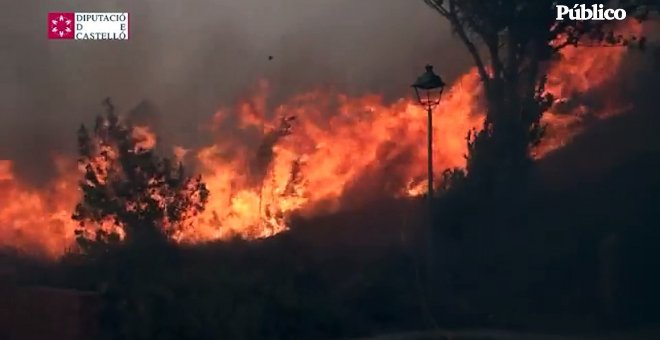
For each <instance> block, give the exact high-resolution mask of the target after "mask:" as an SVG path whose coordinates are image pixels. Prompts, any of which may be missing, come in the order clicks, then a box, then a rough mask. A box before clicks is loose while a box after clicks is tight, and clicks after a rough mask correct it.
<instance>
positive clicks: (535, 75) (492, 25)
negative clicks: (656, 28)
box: [424, 0, 655, 189]
mask: <svg viewBox="0 0 660 340" xmlns="http://www.w3.org/2000/svg"><path fill="white" fill-rule="evenodd" d="M424 2H425V3H426V4H427V5H428V6H430V7H431V8H432V9H434V10H435V11H437V12H438V13H439V14H441V15H442V16H443V17H444V18H445V19H446V20H448V22H449V23H450V25H451V27H452V28H453V30H454V32H455V34H456V35H457V36H458V37H459V38H460V40H461V41H462V43H463V44H464V45H465V47H466V48H467V50H468V52H469V53H470V55H471V56H472V59H473V60H474V63H475V65H476V69H477V72H478V74H479V77H480V78H481V81H482V83H483V89H484V94H485V100H486V104H487V115H486V119H485V122H484V126H483V129H482V130H481V131H478V132H475V133H472V134H471V135H470V136H468V146H469V157H468V163H467V172H468V176H469V177H470V178H471V179H473V180H474V182H475V183H478V184H479V186H480V187H481V188H484V189H488V188H490V189H494V188H496V187H498V186H497V185H496V183H502V182H505V183H507V184H510V183H511V181H510V180H512V179H517V178H520V176H521V175H524V173H525V170H526V169H527V168H528V167H529V165H530V164H531V153H530V150H531V149H532V148H533V147H534V146H536V145H538V143H539V142H540V140H541V138H542V136H543V134H544V125H543V124H542V122H541V118H542V116H543V113H544V112H545V111H546V110H548V109H549V108H550V107H551V105H552V104H553V102H554V99H555V98H554V96H553V95H552V94H551V93H548V92H547V91H546V89H545V85H546V71H547V67H546V66H547V64H548V62H549V61H552V60H554V59H555V58H557V57H558V56H559V55H558V52H559V51H560V50H562V49H563V48H565V47H567V46H574V47H577V46H582V45H589V46H593V45H594V43H595V44H596V45H599V46H603V45H607V46H627V45H631V44H632V43H633V42H635V45H637V46H638V47H640V48H641V49H643V47H644V45H645V39H643V38H640V39H637V38H636V37H622V36H617V35H615V34H614V29H615V27H612V26H613V24H612V22H608V21H602V20H601V21H580V20H571V19H569V18H568V16H565V20H563V21H558V20H556V16H557V12H556V8H555V6H556V1H550V0H533V1H522V0H521V1H514V0H510V1H479V0H446V1H445V0H424ZM583 3H584V4H585V5H586V7H587V8H591V5H592V4H595V3H597V2H596V1H586V2H583ZM653 3H655V2H654V1H653V0H651V1H645V0H641V1H634V0H633V1H623V0H622V1H616V3H615V4H612V7H613V8H624V9H626V11H627V13H628V18H629V19H631V17H635V18H636V19H638V20H643V19H645V18H646V17H647V16H648V14H649V12H650V11H651V10H654V9H655V8H654V7H653ZM571 7H572V6H571ZM614 23H616V21H614ZM507 186H508V185H507Z"/></svg>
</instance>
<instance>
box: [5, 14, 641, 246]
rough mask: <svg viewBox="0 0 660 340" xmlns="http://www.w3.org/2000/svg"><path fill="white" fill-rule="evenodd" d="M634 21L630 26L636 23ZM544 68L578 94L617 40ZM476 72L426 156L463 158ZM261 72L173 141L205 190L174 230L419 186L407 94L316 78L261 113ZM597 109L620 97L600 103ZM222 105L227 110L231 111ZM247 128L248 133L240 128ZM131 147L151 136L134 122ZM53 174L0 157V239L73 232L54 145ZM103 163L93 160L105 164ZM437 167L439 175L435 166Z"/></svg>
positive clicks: (554, 86) (227, 231)
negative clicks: (366, 91) (329, 86)
mask: <svg viewBox="0 0 660 340" xmlns="http://www.w3.org/2000/svg"><path fill="white" fill-rule="evenodd" d="M632 30H633V31H634V33H639V27H633V28H632ZM562 54H563V58H562V60H561V61H560V62H559V63H557V64H555V65H553V66H552V67H551V69H550V72H549V83H548V87H547V89H548V91H549V92H552V93H554V94H556V95H557V96H558V97H559V98H561V101H562V102H564V104H566V102H567V101H570V99H571V98H573V97H574V96H575V95H576V94H580V93H585V92H587V91H588V90H589V89H592V88H594V87H597V86H599V85H602V84H603V83H605V82H606V81H607V80H609V79H611V78H612V76H613V75H614V74H616V71H617V68H618V66H619V65H620V63H621V61H622V59H623V56H624V54H625V49H624V48H609V47H593V48H590V49H589V53H581V52H577V51H576V50H575V49H571V48H567V49H565V51H564V52H563V53H562ZM480 92H481V90H480V83H479V79H478V77H477V75H476V72H474V70H472V71H470V72H468V73H467V74H465V75H463V76H462V77H460V78H459V79H458V80H457V81H456V82H455V83H454V84H453V85H452V86H451V88H449V89H448V91H446V94H445V95H444V97H443V99H442V103H441V105H440V106H439V107H438V108H437V110H436V111H435V112H434V115H435V121H434V131H433V136H434V143H435V144H434V145H435V149H434V157H435V158H434V163H435V164H434V166H435V169H436V171H437V172H438V174H437V175H439V174H440V173H441V172H442V171H443V170H444V169H446V168H450V167H462V166H464V163H465V159H464V155H465V153H466V140H465V138H466V135H467V131H469V130H471V129H473V128H478V127H480V126H481V124H482V122H483V114H482V112H483V110H482V107H481V104H480V99H479V98H480ZM268 93H269V84H268V83H266V82H261V83H260V84H258V86H257V89H256V90H255V91H254V92H253V93H250V94H249V95H248V96H247V97H246V98H245V99H244V100H242V101H241V103H240V104H239V105H237V106H236V107H234V108H223V109H221V110H218V112H217V113H216V114H215V115H214V117H213V120H212V122H211V126H212V128H211V132H212V133H213V134H214V136H215V141H216V142H214V143H213V144H212V145H208V146H207V147H204V148H201V149H198V150H190V149H188V148H184V147H175V149H174V154H175V158H176V159H178V160H181V159H184V157H185V158H186V159H190V158H194V159H195V162H196V163H197V164H196V165H197V166H196V170H197V171H199V172H200V173H201V174H202V175H203V179H204V181H205V182H206V184H207V187H208V189H209V191H210V196H209V202H208V204H207V207H206V211H205V212H204V213H203V214H202V215H201V216H198V217H197V218H196V221H195V228H194V229H187V230H184V232H183V234H179V235H177V239H179V240H182V241H186V242H197V241H203V240H210V239H222V238H228V237H233V236H241V237H245V238H261V237H268V236H271V235H274V234H276V233H279V232H282V231H284V230H286V229H287V218H288V217H289V216H290V215H291V213H292V212H298V213H300V214H304V215H313V214H318V213H322V212H331V211H335V210H337V209H341V208H344V207H352V205H354V204H355V203H356V202H360V201H365V200H368V199H369V198H374V197H377V196H382V195H391V196H410V195H417V194H420V193H422V192H423V191H424V184H425V183H424V179H425V171H426V144H425V143H426V140H425V138H426V113H425V112H424V110H423V109H422V108H421V107H419V106H418V105H416V103H415V102H414V101H412V100H411V99H408V98H402V99H399V100H397V101H395V102H391V103H385V102H384V100H383V99H382V98H381V97H380V96H379V95H375V94H374V95H367V96H363V97H358V98H352V97H348V96H346V95H343V94H341V93H331V92H324V91H321V90H317V91H310V92H307V93H301V94H299V95H297V96H294V97H292V98H290V99H289V100H287V101H285V102H283V103H281V104H280V105H279V106H278V107H276V108H275V109H274V110H271V112H270V113H267V112H266V111H267V105H266V103H267V97H268ZM602 107H605V108H606V109H601V110H600V111H599V112H595V114H597V115H598V116H607V115H611V114H615V113H617V112H620V111H621V110H622V109H623V108H624V106H622V105H617V104H616V103H605V105H603V106H602ZM589 109H590V108H588V107H586V106H584V105H576V106H575V107H572V108H571V109H570V112H569V113H570V114H563V113H560V112H561V111H562V110H561V109H560V107H559V106H557V107H555V108H553V109H552V110H551V112H549V113H548V114H547V115H546V116H545V118H544V122H545V123H547V124H548V125H549V137H548V138H547V139H546V140H545V142H544V143H543V144H542V145H541V146H540V147H539V148H538V150H537V151H536V157H542V156H543V155H544V154H546V153H547V152H549V151H551V150H553V149H556V148H558V147H561V146H562V145H564V144H565V143H566V142H568V141H569V140H570V138H572V136H574V135H575V134H576V133H577V132H579V131H580V122H581V120H582V118H583V116H584V115H585V114H586V112H587V111H588V110H589ZM230 117H231V119H229V118H230ZM226 131H233V133H232V134H231V136H238V135H240V136H251V137H252V138H251V140H252V141H253V142H246V141H245V138H233V137H229V136H228V134H227V133H226ZM133 136H134V137H135V138H137V139H139V140H140V141H141V142H140V143H139V145H138V146H139V147H140V148H144V149H150V148H153V147H154V146H155V145H156V141H157V138H156V136H155V135H154V134H153V133H152V132H151V131H150V130H149V128H148V127H135V128H134V131H133ZM54 163H55V165H56V168H57V170H58V174H59V176H58V177H56V178H55V179H54V180H52V182H51V183H50V185H49V186H48V187H47V188H33V187H30V186H28V185H26V184H24V183H22V182H21V181H20V180H19V178H20V176H18V174H17V173H16V172H15V171H14V168H13V163H12V161H11V160H0V191H1V192H2V195H0V246H9V247H12V248H16V249H19V250H23V251H26V252H31V253H40V254H44V255H47V256H49V257H57V256H59V255H61V254H63V252H64V251H65V249H67V247H70V246H72V245H73V244H74V235H73V230H74V229H75V227H76V223H75V222H74V221H72V220H71V214H72V212H73V208H74V207H75V205H76V203H77V201H78V200H79V198H80V194H79V191H78V188H77V183H78V181H79V180H80V173H79V172H77V171H75V170H73V169H74V168H75V162H74V161H71V160H68V159H67V158H64V157H61V156H60V157H57V158H56V159H55V162H54ZM102 167H103V166H102V164H99V168H100V169H102ZM438 177H439V176H438Z"/></svg>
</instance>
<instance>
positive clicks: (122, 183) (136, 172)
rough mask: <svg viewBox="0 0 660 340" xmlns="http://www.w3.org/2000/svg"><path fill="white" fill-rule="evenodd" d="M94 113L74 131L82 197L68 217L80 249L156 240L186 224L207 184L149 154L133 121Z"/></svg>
mask: <svg viewBox="0 0 660 340" xmlns="http://www.w3.org/2000/svg"><path fill="white" fill-rule="evenodd" d="M104 104H105V106H106V108H107V113H106V114H105V115H102V116H98V117H97V119H96V124H95V126H94V129H93V130H92V131H91V133H90V132H89V131H88V129H87V128H86V127H85V126H84V125H82V126H81V127H80V129H79V131H78V148H79V155H80V158H79V165H80V167H81V169H82V171H83V172H84V175H83V179H82V180H81V181H80V184H79V185H80V189H81V190H82V193H83V197H82V200H81V201H80V203H79V204H78V205H77V206H76V209H75V212H74V214H73V219H74V220H76V221H78V222H80V227H79V228H78V230H76V236H77V240H78V244H79V245H80V247H81V249H82V251H83V252H89V251H92V250H93V249H94V248H93V247H95V246H99V245H108V244H112V243H117V242H119V240H120V238H121V236H122V235H121V234H122V233H123V234H124V235H123V236H124V237H125V240H126V241H127V242H157V241H159V240H160V241H163V240H166V239H167V238H168V237H171V236H176V234H177V233H178V232H180V231H181V230H182V229H183V228H187V227H191V226H192V225H191V223H192V218H193V217H194V216H195V215H196V214H198V213H199V212H201V211H202V210H203V209H204V205H205V203H206V201H207V198H208V190H207V189H206V186H205V184H204V183H203V182H202V180H201V177H200V176H198V177H195V178H191V177H187V176H186V175H185V173H184V169H183V165H182V164H178V165H177V164H172V162H171V161H170V160H169V159H166V158H161V157H159V156H157V155H156V154H155V151H154V150H153V147H152V146H150V145H146V144H145V141H144V140H142V139H141V138H143V137H140V136H139V135H135V134H134V133H133V127H132V126H130V125H128V124H127V123H124V122H122V121H121V120H120V119H119V118H118V117H117V115H115V113H114V107H113V105H112V103H111V102H110V100H109V99H106V101H105V102H104Z"/></svg>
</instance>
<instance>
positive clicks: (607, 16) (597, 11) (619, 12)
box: [556, 4, 627, 20]
mask: <svg viewBox="0 0 660 340" xmlns="http://www.w3.org/2000/svg"><path fill="white" fill-rule="evenodd" d="M556 7H557V18H556V19H557V20H564V16H565V15H566V14H568V19H570V20H623V19H625V18H626V15H627V13H626V10H625V9H621V8H619V9H611V8H607V9H605V8H604V7H605V6H603V5H602V4H600V5H592V6H591V7H589V8H587V5H585V4H581V5H580V4H575V5H574V6H573V7H569V6H567V5H557V6H556Z"/></svg>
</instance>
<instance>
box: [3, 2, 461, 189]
mask: <svg viewBox="0 0 660 340" xmlns="http://www.w3.org/2000/svg"><path fill="white" fill-rule="evenodd" d="M51 11H53V12H55V11H61V12H65V11H74V12H75V11H77V12H94V11H99V12H102V11H115V12H116V11H126V12H130V15H131V40H130V41H119V42H108V41H105V42H104V41H96V42H94V41H49V40H47V38H46V27H47V26H46V15H47V13H48V12H51ZM3 13H5V16H4V18H3V22H4V24H3V29H2V30H0V44H2V45H3V46H2V49H0V50H1V51H2V52H1V54H0V65H2V66H1V67H0V79H1V83H0V159H13V160H15V161H16V162H17V167H19V171H21V172H22V173H23V174H24V176H26V178H29V179H32V180H39V179H44V178H47V177H48V170H47V169H49V168H51V167H50V166H49V162H50V159H49V156H50V154H52V153H53V152H61V153H71V152H73V151H74V150H75V149H74V148H75V131H76V129H77V127H78V126H79V124H80V123H83V122H85V123H91V122H92V121H93V117H94V115H95V114H98V113H100V112H101V111H102V106H101V104H100V103H101V101H102V100H103V98H105V97H107V96H110V97H112V98H113V100H114V102H115V104H116V105H117V107H118V108H119V109H120V110H122V111H127V110H130V109H131V108H132V107H134V106H135V105H137V104H138V103H139V102H140V101H142V100H143V99H148V100H150V101H151V102H152V103H154V106H155V107H156V108H157V111H158V114H159V115H161V116H162V117H160V118H161V119H160V121H161V122H162V124H163V129H164V130H163V131H166V135H167V138H168V140H170V141H172V142H173V143H181V144H188V145H190V144H195V143H200V142H201V141H200V138H202V137H200V135H199V126H200V125H201V124H203V123H204V122H206V121H208V119H209V117H210V116H211V115H212V114H213V113H214V112H215V110H216V109H217V108H218V107H221V106H227V105H231V104H232V103H233V102H234V101H235V100H237V99H238V98H239V97H240V96H241V95H243V94H245V93H246V92H247V91H249V90H250V89H251V88H252V87H253V86H254V85H255V84H256V82H257V80H258V79H260V78H266V79H269V80H270V81H271V83H272V91H273V96H274V98H275V100H277V99H278V98H282V99H283V98H286V97H287V96H288V95H291V94H293V93H296V92H299V91H302V90H304V89H306V88H309V87H312V86H318V85H331V86H333V87H334V88H337V89H339V90H341V91H345V92H348V93H349V94H356V95H358V94H361V93H373V92H377V93H382V94H383V95H385V98H396V97H401V96H406V95H408V91H409V84H410V82H411V81H412V80H413V79H414V78H415V77H416V76H417V75H418V74H419V73H420V72H421V71H423V65H424V64H426V63H429V62H431V63H434V64H435V65H436V69H437V71H438V72H440V73H441V74H442V75H443V76H444V77H445V78H447V79H450V80H451V79H452V78H454V77H456V76H457V75H458V74H460V73H462V72H463V71H465V69H466V68H467V67H468V66H469V59H468V58H466V57H465V54H464V52H463V49H462V48H456V46H457V44H456V42H455V41H454V40H453V38H452V37H451V34H450V31H449V29H448V28H447V26H446V24H445V23H444V21H443V20H442V19H441V18H440V16H439V15H437V14H436V13H434V12H433V11H432V10H430V9H429V8H427V7H426V5H424V3H423V1H421V0H419V1H409V0H408V1H407V0H359V1H356V0H314V1H309V0H268V1H263V0H241V1H233V0H232V1H230V0H215V1H212V0H189V1H174V0H145V1H134V0H115V1H103V2H100V1H95V2H90V1H83V0H76V1H68V2H66V3H63V2H61V1H42V0H29V1H12V2H5V3H4V4H3ZM271 55H272V56H273V59H272V60H268V56H271Z"/></svg>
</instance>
